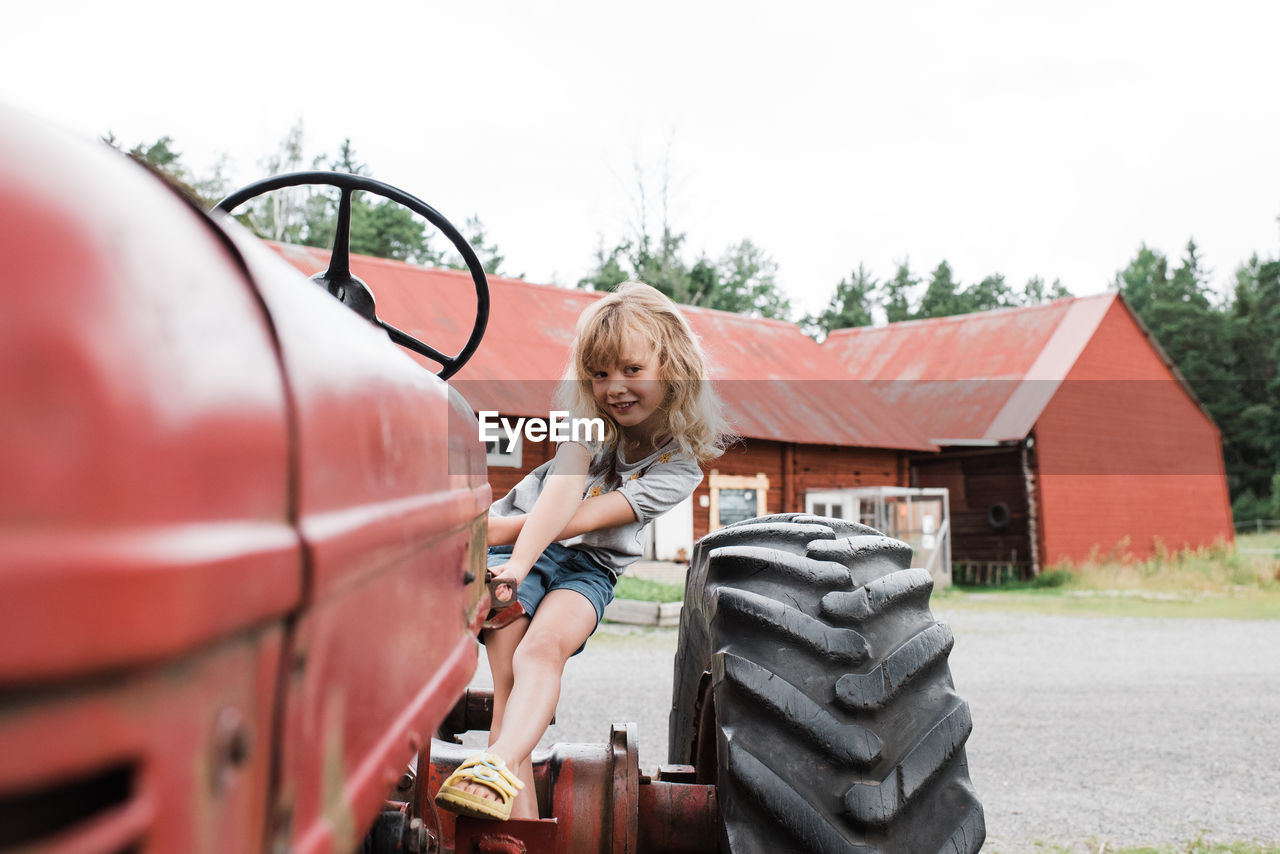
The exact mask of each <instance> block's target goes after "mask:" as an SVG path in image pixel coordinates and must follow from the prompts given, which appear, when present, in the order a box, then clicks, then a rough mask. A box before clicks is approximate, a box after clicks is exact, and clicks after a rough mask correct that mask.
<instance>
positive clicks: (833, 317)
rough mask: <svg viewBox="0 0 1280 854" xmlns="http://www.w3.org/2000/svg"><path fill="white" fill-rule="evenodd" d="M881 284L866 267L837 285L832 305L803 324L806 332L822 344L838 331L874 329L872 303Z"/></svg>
mask: <svg viewBox="0 0 1280 854" xmlns="http://www.w3.org/2000/svg"><path fill="white" fill-rule="evenodd" d="M878 289H879V283H878V282H876V280H875V277H874V276H872V275H871V273H869V272H868V271H867V268H866V267H864V266H863V265H862V264H859V265H858V269H857V270H855V271H854V272H853V275H852V276H850V277H848V278H843V279H841V280H840V283H839V284H838V285H836V290H835V293H834V294H832V295H831V301H830V302H829V303H828V304H827V307H826V308H825V309H824V310H823V311H822V312H821V313H819V314H816V315H808V316H806V317H805V318H804V319H803V320H802V321H801V326H803V327H804V330H805V332H806V333H807V334H808V335H809V336H810V337H811V338H813V339H815V340H817V341H821V340H823V339H825V338H826V337H827V336H828V335H829V334H831V332H833V331H834V330H836V329H848V328H850V327H854V326H870V325H871V300H872V298H873V296H874V295H875V293H876V292H877V290H878Z"/></svg>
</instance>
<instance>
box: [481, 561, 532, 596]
mask: <svg viewBox="0 0 1280 854" xmlns="http://www.w3.org/2000/svg"><path fill="white" fill-rule="evenodd" d="M489 574H490V581H497V582H498V587H497V588H496V589H495V590H494V593H493V595H494V598H496V599H497V600H498V603H497V604H498V605H500V606H506V605H510V604H511V603H512V602H514V601H515V597H516V588H517V587H519V586H520V582H521V581H524V577H525V576H526V575H528V574H529V570H528V569H526V570H524V571H523V572H521V571H520V567H518V566H516V565H515V564H514V563H512V562H510V561H508V562H506V563H504V564H500V565H499V566H495V567H492V568H491V569H490V570H489Z"/></svg>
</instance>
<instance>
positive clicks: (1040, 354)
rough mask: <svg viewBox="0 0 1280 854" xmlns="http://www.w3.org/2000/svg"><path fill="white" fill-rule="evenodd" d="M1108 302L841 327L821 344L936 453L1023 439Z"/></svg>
mask: <svg viewBox="0 0 1280 854" xmlns="http://www.w3.org/2000/svg"><path fill="white" fill-rule="evenodd" d="M1116 299H1118V297H1117V296H1116V294H1102V295H1099V296H1092V297H1068V298H1065V299H1060V300H1054V301H1053V302H1050V303H1046V304H1044V305H1037V306H1030V307H1027V308H1010V309H999V310H996V311H985V312H979V313H975V314H962V315H956V316H953V317H940V318H933V319H929V320H912V321H904V322H902V323H892V324H889V325H888V326H882V327H862V328H858V329H842V330H839V331H837V332H833V333H832V334H831V336H830V337H829V338H828V339H827V340H826V342H825V343H824V344H823V345H822V346H823V349H824V350H826V351H827V352H828V353H830V354H831V355H832V356H833V357H835V359H836V361H837V363H838V364H839V365H840V366H841V368H842V369H843V370H844V371H845V372H846V373H847V374H848V375H849V376H850V377H853V378H856V379H860V380H866V381H870V382H871V383H872V384H874V386H875V387H876V389H877V390H878V391H880V393H881V394H882V395H883V396H884V398H885V400H886V401H887V402H888V403H889V404H890V405H891V406H894V407H897V408H898V409H899V410H900V411H902V412H903V413H904V414H905V415H906V416H907V417H909V418H911V419H912V421H913V422H914V423H915V424H916V425H918V426H919V427H920V428H921V429H923V431H924V432H925V434H926V435H927V436H928V437H929V438H930V439H931V440H932V441H933V442H935V443H937V444H939V445H961V444H974V443H993V444H994V443H999V442H1007V441H1018V440H1021V439H1023V438H1025V437H1026V436H1027V434H1028V433H1029V432H1030V431H1031V428H1032V427H1033V426H1034V425H1035V422H1036V419H1037V418H1038V417H1039V416H1040V413H1041V412H1042V411H1043V410H1044V407H1045V405H1046V404H1048V402H1049V400H1050V399H1051V398H1052V397H1053V395H1054V393H1055V392H1056V391H1057V390H1058V387H1059V386H1060V385H1061V383H1062V381H1063V380H1064V379H1065V378H1066V376H1067V373H1068V372H1069V371H1070V370H1071V366H1072V365H1073V364H1075V361H1076V359H1077V358H1078V357H1079V356H1080V353H1081V352H1082V351H1083V350H1084V348H1085V345H1086V344H1087V343H1088V342H1089V340H1090V338H1092V336H1093V334H1094V332H1095V331H1096V330H1097V328H1098V324H1099V323H1101V321H1102V318H1103V316H1104V315H1105V314H1106V312H1107V310H1108V309H1109V308H1110V307H1111V305H1112V304H1113V303H1114V302H1115V300H1116Z"/></svg>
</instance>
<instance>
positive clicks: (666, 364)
mask: <svg viewBox="0 0 1280 854" xmlns="http://www.w3.org/2000/svg"><path fill="white" fill-rule="evenodd" d="M633 335H634V336H637V337H639V338H640V339H641V340H644V341H648V342H649V343H650V344H651V345H652V346H653V351H654V353H655V354H656V355H657V357H658V374H659V376H660V377H661V379H662V382H663V384H664V386H665V394H664V399H663V402H662V404H661V406H660V411H661V413H662V415H663V417H664V420H665V432H667V433H670V434H671V436H672V438H674V439H675V441H676V442H677V444H679V446H680V450H681V451H682V452H684V453H685V454H687V455H688V456H690V457H692V458H693V459H696V460H700V461H701V460H712V459H715V458H716V457H718V456H720V455H721V454H722V453H723V452H724V447H725V444H726V443H727V442H728V440H729V439H730V438H731V437H730V433H729V430H728V427H727V425H726V423H725V419H724V414H723V408H722V404H721V403H720V399H719V397H718V396H717V395H716V393H715V391H714V390H713V389H712V388H711V383H710V382H709V380H708V378H707V360H706V356H705V355H704V354H703V352H702V346H701V345H700V344H699V343H698V337H697V336H696V335H694V333H693V330H692V329H690V328H689V324H688V323H687V322H686V321H685V319H684V318H683V317H682V316H681V315H680V312H679V311H678V310H677V309H676V304H675V303H674V302H672V301H671V300H670V299H668V298H667V297H666V296H664V295H663V294H662V293H661V292H660V291H658V290H657V289H655V288H652V287H650V286H649V285H646V284H644V283H643V282H624V283H623V284H621V285H619V286H618V288H617V290H615V291H613V292H612V293H610V294H609V295H608V296H606V297H604V298H603V299H600V300H597V301H596V302H594V303H592V304H591V305H589V306H587V308H586V309H585V310H584V311H583V312H582V314H581V316H580V317H579V318H578V327H577V332H576V334H575V335H574V339H573V348H572V351H571V354H570V357H569V366H568V369H567V370H566V371H565V381H564V383H562V384H561V387H560V393H559V395H558V397H559V401H560V402H559V405H560V406H561V408H564V409H567V410H569V411H570V412H572V413H573V415H574V416H575V417H586V418H599V419H601V420H602V421H603V422H604V425H605V434H604V441H605V446H606V447H609V448H613V447H616V446H617V442H618V439H619V431H618V426H617V423H616V422H615V421H614V420H613V418H612V417H611V416H610V414H609V413H608V412H606V411H605V410H604V409H603V408H602V407H601V406H600V404H599V403H598V402H597V401H596V399H595V396H594V395H593V394H592V393H591V378H592V372H593V369H595V368H598V367H599V366H601V365H616V364H619V363H620V362H622V361H624V360H625V359H626V358H630V357H631V356H633V355H634V354H631V353H624V352H623V350H624V348H625V347H626V345H627V343H628V341H629V340H631V336H633Z"/></svg>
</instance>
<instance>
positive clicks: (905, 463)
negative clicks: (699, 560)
mask: <svg viewBox="0 0 1280 854" xmlns="http://www.w3.org/2000/svg"><path fill="white" fill-rule="evenodd" d="M553 454H554V446H553V445H552V444H551V443H550V442H525V443H524V449H523V452H522V459H521V465H520V468H518V469H517V468H505V467H501V466H490V467H489V483H490V485H492V487H493V496H494V499H495V500H497V499H498V498H501V497H502V496H504V495H506V494H507V492H508V491H510V489H511V488H512V487H513V486H515V485H516V484H517V483H519V481H520V479H521V478H523V477H524V476H525V475H526V474H528V473H529V472H531V471H533V470H534V469H535V468H537V467H538V466H539V465H541V464H542V463H544V462H546V461H547V460H549V459H551V456H552V455H553ZM702 468H703V471H704V472H706V473H707V474H710V472H711V470H712V469H715V470H716V471H718V472H720V473H721V474H726V475H748V476H750V475H755V474H758V473H761V472H763V473H764V474H765V475H767V476H768V478H769V492H768V496H767V498H766V500H767V508H766V509H767V511H768V512H769V513H799V512H803V511H804V496H805V492H807V491H809V490H820V489H850V488H853V487H858V486H907V485H908V483H907V481H908V476H909V460H908V455H907V453H906V452H905V451H895V450H886V449H883V448H846V447H840V446H836V445H797V444H792V443H784V442H772V441H768V440H764V439H749V440H744V441H742V442H739V443H738V444H736V445H734V446H732V447H731V448H729V449H728V450H726V451H725V453H724V455H723V456H722V457H720V458H719V459H717V460H712V461H711V462H709V463H706V464H704V465H703V467H702ZM710 496H711V493H710V489H709V488H708V481H707V479H705V478H704V479H703V481H702V484H701V485H700V486H699V487H698V489H697V491H695V492H694V497H693V536H694V539H695V540H696V539H698V538H700V537H703V536H705V535H706V533H707V532H708V531H709V530H710V528H711V513H710V508H709V507H704V506H702V502H703V499H704V498H705V499H706V500H707V501H708V503H709V502H710ZM984 513H985V511H984Z"/></svg>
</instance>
